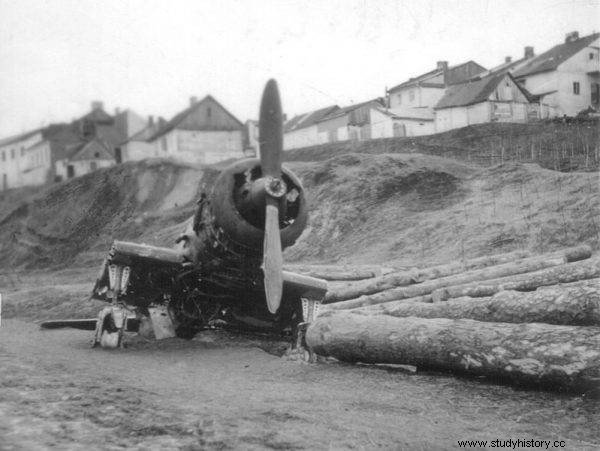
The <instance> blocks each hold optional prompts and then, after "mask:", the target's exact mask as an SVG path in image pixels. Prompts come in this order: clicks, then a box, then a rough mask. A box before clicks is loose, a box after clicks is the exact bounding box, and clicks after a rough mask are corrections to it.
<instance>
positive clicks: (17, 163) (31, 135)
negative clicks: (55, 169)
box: [0, 129, 50, 191]
mask: <svg viewBox="0 0 600 451" xmlns="http://www.w3.org/2000/svg"><path fill="white" fill-rule="evenodd" d="M43 140H44V137H43V135H42V130H41V129H39V130H33V131H30V132H27V133H23V134H20V135H16V136H11V137H9V138H5V139H3V140H2V141H0V190H2V191H4V190H6V189H9V188H18V187H21V186H24V184H25V179H24V178H23V171H24V170H25V169H29V168H31V165H30V153H31V152H30V153H28V149H31V148H33V147H34V146H35V145H38V144H39V143H40V142H42V141H43ZM32 152H33V153H34V154H38V153H40V152H41V153H43V152H42V151H41V150H33V151H32ZM46 167H47V168H50V162H49V161H48V162H47V164H46Z"/></svg>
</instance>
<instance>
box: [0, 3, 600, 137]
mask: <svg viewBox="0 0 600 451" xmlns="http://www.w3.org/2000/svg"><path fill="white" fill-rule="evenodd" d="M599 12H600V0H543V1H542V0H535V1H532V0H487V1H486V0H468V1H466V0H439V1H438V0H429V1H428V0H415V1H412V0H314V1H313V0H302V1H292V0H290V1H285V0H272V1H271V0H256V1H250V0H240V1H235V0H202V1H201V0H190V1H178V0H171V1H166V0H161V1H153V0H127V1H122V0H114V1H109V0H103V1H97V0H96V1H87V0H46V1H44V0H18V1H17V0H12V1H8V0H0V136H1V137H4V136H7V135H11V134H15V133H20V132H23V131H27V130H31V129H33V128H36V127H38V126H40V125H46V124H48V123H50V122H57V121H68V120H71V119H73V118H75V117H78V116H80V115H82V114H84V113H85V112H86V111H87V110H88V109H89V104H90V102H91V101H92V100H102V101H103V102H104V105H105V109H106V110H107V111H108V112H109V113H112V112H113V111H114V108H115V107H120V108H122V109H123V108H130V109H133V110H134V111H135V112H137V113H139V114H141V115H144V116H147V115H149V114H153V115H161V116H164V117H165V118H167V119H168V118H170V117H172V116H173V115H174V114H175V113H177V112H178V111H179V110H181V109H183V108H185V107H186V106H187V105H188V102H189V97H190V96H192V95H196V96H198V97H200V98H201V97H202V96H204V95H206V94H208V93H210V94H212V95H213V96H214V97H216V98H217V100H219V101H220V102H221V103H222V104H223V105H225V107H226V108H228V109H229V110H230V111H231V112H232V113H234V114H235V115H236V116H237V117H238V118H239V119H240V120H242V121H245V120H246V119H251V118H252V119H254V118H256V117H257V115H258V103H259V99H260V94H261V91H262V88H263V85H264V83H265V82H266V80H267V79H268V78H270V77H275V78H276V79H277V80H278V81H279V84H280V89H281V94H282V100H283V107H284V110H285V112H286V113H287V114H288V115H289V116H291V115H293V114H297V113H302V112H305V111H308V110H311V109H315V108H319V107H323V106H327V105H330V104H339V105H347V104H350V103H353V102H360V101H363V100H368V99H370V98H372V97H376V96H381V95H383V94H384V90H385V87H386V86H388V87H391V86H393V85H395V84H398V83H400V82H402V81H404V80H406V79H407V78H409V77H412V76H416V75H419V74H420V73H423V72H426V71H428V70H431V69H433V68H434V67H435V64H436V61H438V60H447V61H449V63H450V65H453V64H458V63H462V62H464V61H467V60H470V59H473V60H475V61H476V62H478V63H479V64H482V65H483V66H485V67H493V66H495V65H497V64H500V63H501V62H502V61H503V60H504V57H505V56H507V55H511V56H513V58H519V57H521V56H522V54H523V47H524V46H526V45H532V46H534V48H535V52H536V53H541V52H542V51H544V50H547V49H548V48H550V47H552V46H553V45H556V44H558V43H560V42H562V41H563V39H564V35H565V33H567V32H569V31H573V30H578V31H579V33H580V35H586V34H590V33H592V32H594V31H598V27H599V25H598V24H600V14H599Z"/></svg>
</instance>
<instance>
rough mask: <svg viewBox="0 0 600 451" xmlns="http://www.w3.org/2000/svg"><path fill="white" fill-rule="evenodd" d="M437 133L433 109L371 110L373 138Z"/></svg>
mask: <svg viewBox="0 0 600 451" xmlns="http://www.w3.org/2000/svg"><path fill="white" fill-rule="evenodd" d="M433 133H435V122H434V111H433V109H432V108H395V109H394V110H391V109H383V108H375V109H372V110H371V136H372V138H389V137H393V136H394V137H403V136H422V135H431V134H433Z"/></svg>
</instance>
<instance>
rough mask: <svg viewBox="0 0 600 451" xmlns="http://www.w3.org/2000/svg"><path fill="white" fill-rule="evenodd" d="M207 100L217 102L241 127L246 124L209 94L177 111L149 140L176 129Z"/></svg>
mask: <svg viewBox="0 0 600 451" xmlns="http://www.w3.org/2000/svg"><path fill="white" fill-rule="evenodd" d="M207 101H211V102H214V103H215V104H217V106H219V107H220V108H221V109H223V111H224V112H225V114H226V115H227V116H229V117H230V118H231V119H232V120H233V121H234V122H235V123H237V124H239V127H240V129H243V127H244V124H243V123H242V122H241V121H240V120H239V119H238V118H236V117H235V116H234V115H233V114H231V113H230V112H229V111H227V109H226V108H225V107H224V106H223V105H221V104H220V103H219V102H217V100H216V99H215V98H214V97H213V96H211V95H207V96H206V97H204V98H203V99H202V100H201V101H199V102H196V103H194V104H193V105H190V106H189V107H187V108H186V109H185V110H183V111H181V112H179V113H177V114H176V115H175V116H173V118H172V119H171V120H170V121H168V122H167V123H166V124H165V125H164V127H162V128H161V129H160V130H159V131H158V132H156V133H155V134H154V135H152V136H151V137H150V138H149V139H148V141H154V140H155V139H157V138H160V137H161V136H163V135H165V134H167V133H169V132H170V131H171V130H173V129H176V128H177V127H178V125H180V124H181V123H182V122H183V121H184V120H185V119H186V118H188V117H189V116H190V115H191V114H192V113H194V112H195V111H196V110H197V109H198V108H199V107H200V106H201V105H202V104H203V103H205V102H207Z"/></svg>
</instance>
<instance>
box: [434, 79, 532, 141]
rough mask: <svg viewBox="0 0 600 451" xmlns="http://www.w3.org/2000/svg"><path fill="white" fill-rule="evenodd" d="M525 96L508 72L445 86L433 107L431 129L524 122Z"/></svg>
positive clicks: (525, 113)
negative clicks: (488, 123)
mask: <svg viewBox="0 0 600 451" xmlns="http://www.w3.org/2000/svg"><path fill="white" fill-rule="evenodd" d="M529 105H530V103H529V97H528V93H527V92H526V91H525V90H524V89H523V88H522V87H521V86H520V85H519V84H518V83H517V82H516V81H515V80H514V78H513V77H512V76H511V74H510V73H509V72H506V71H499V72H495V73H492V74H489V75H487V76H484V77H476V78H474V79H472V80H469V81H467V82H465V83H461V84H459V85H452V86H449V87H448V89H447V90H446V93H445V94H444V96H443V97H442V98H441V99H440V101H439V102H438V103H437V104H436V106H435V129H436V132H438V133H439V132H443V131H446V130H451V129H454V128H460V127H466V126H467V125H472V124H480V123H483V122H526V121H527V118H528V108H529Z"/></svg>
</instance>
